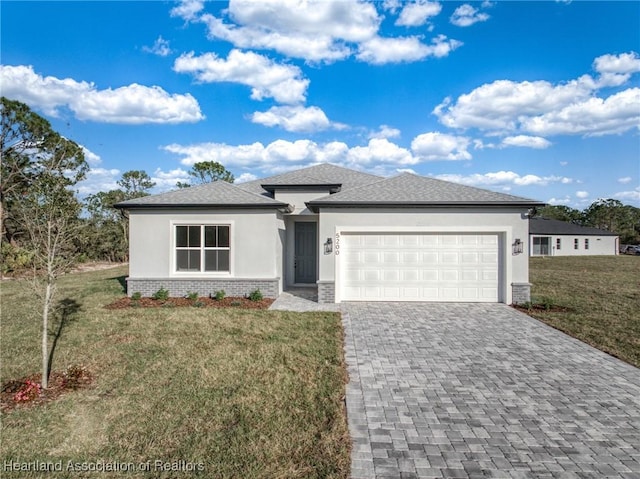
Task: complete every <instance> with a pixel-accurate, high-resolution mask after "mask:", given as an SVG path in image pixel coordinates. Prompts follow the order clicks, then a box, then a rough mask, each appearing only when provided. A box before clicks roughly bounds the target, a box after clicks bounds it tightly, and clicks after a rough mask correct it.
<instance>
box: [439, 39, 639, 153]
mask: <svg viewBox="0 0 640 479" xmlns="http://www.w3.org/2000/svg"><path fill="white" fill-rule="evenodd" d="M639 63H640V58H639V57H638V55H637V53H635V52H631V53H626V54H621V55H617V56H615V55H603V56H601V57H598V58H597V59H596V60H595V61H594V69H596V71H597V72H598V73H599V74H600V77H598V78H595V79H594V78H593V77H591V76H589V75H583V76H581V77H580V78H578V79H575V80H571V81H568V82H565V83H558V84H552V83H550V82H547V81H533V82H531V81H523V82H514V81H510V80H497V81H494V82H492V83H487V84H484V85H481V86H480V87H478V88H476V89H474V90H473V91H471V92H470V93H466V94H463V95H460V96H459V97H458V98H457V99H456V100H452V99H451V98H445V100H444V101H443V102H442V103H440V104H439V105H438V106H437V107H436V108H435V109H434V110H433V113H434V114H435V115H436V116H437V117H438V118H439V120H440V122H441V123H442V124H444V125H446V126H448V127H450V128H458V129H468V128H477V129H479V130H483V131H486V132H487V134H489V135H509V134H513V133H522V134H525V135H527V134H528V135H533V136H540V137H542V136H550V135H584V136H598V135H608V134H617V133H624V132H626V131H629V130H633V129H638V128H640V110H638V108H637V105H638V104H639V102H640V89H639V88H637V87H636V88H628V89H626V90H622V91H618V92H615V93H612V94H611V95H610V96H608V97H606V98H601V97H598V96H597V92H598V90H599V89H600V88H602V87H603V86H607V85H609V86H611V85H613V84H615V85H616V86H619V85H621V84H622V83H624V82H626V81H627V80H628V79H629V78H630V75H631V74H632V73H634V72H636V71H640V70H638V68H640V67H639V66H638V64H639ZM605 75H609V77H607V78H605ZM611 75H614V76H615V75H617V76H616V79H615V81H614V80H613V77H612V76H611ZM512 136H513V135H512ZM540 144H542V143H540Z"/></svg>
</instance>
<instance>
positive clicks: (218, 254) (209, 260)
mask: <svg viewBox="0 0 640 479" xmlns="http://www.w3.org/2000/svg"><path fill="white" fill-rule="evenodd" d="M204 270H205V271H229V251H226V250H224V251H220V250H207V251H205V252H204Z"/></svg>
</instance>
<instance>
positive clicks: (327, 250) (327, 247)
mask: <svg viewBox="0 0 640 479" xmlns="http://www.w3.org/2000/svg"><path fill="white" fill-rule="evenodd" d="M332 252H333V240H332V239H331V238H327V241H325V242H324V254H331V253H332Z"/></svg>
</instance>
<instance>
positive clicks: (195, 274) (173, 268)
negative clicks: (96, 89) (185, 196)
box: [169, 221, 235, 278]
mask: <svg viewBox="0 0 640 479" xmlns="http://www.w3.org/2000/svg"><path fill="white" fill-rule="evenodd" d="M179 226H186V227H189V226H191V227H198V228H199V234H200V238H199V246H177V234H178V227H179ZM207 226H224V227H227V228H228V229H229V246H226V247H220V246H213V247H211V246H206V244H205V227H207ZM170 228H171V231H170V235H171V242H170V244H171V254H170V256H171V258H170V261H171V263H170V265H169V270H170V271H169V275H170V276H172V277H192V278H210V277H230V276H233V274H232V273H233V264H234V261H233V255H234V253H235V251H234V250H235V248H234V247H233V244H234V241H233V233H234V231H233V230H234V227H233V222H232V221H220V222H217V221H213V222H206V223H205V222H185V221H172V222H170ZM178 251H199V252H200V268H199V270H184V271H178V264H177V261H178V258H177V256H178V255H177V252H178ZM207 251H229V270H228V271H205V256H206V252H207Z"/></svg>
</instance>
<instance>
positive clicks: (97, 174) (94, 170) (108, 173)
mask: <svg viewBox="0 0 640 479" xmlns="http://www.w3.org/2000/svg"><path fill="white" fill-rule="evenodd" d="M119 179H120V170H117V169H106V168H98V167H91V168H90V169H89V171H88V172H87V176H86V178H85V179H84V180H82V181H81V182H79V183H78V184H77V189H78V193H79V194H80V196H87V195H93V194H95V193H98V192H100V191H110V190H115V189H118V188H119V186H118V183H117V181H118V180H119Z"/></svg>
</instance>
